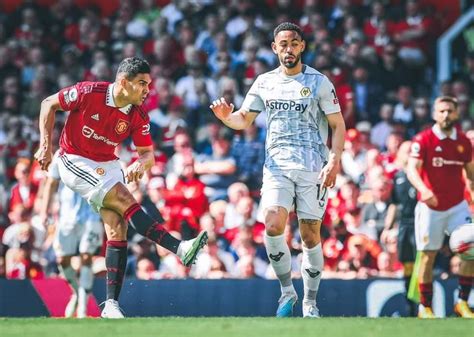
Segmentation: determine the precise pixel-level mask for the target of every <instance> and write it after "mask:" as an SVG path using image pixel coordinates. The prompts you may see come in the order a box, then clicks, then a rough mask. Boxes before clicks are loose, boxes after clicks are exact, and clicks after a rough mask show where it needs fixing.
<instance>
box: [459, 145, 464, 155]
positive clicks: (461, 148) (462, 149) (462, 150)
mask: <svg viewBox="0 0 474 337" xmlns="http://www.w3.org/2000/svg"><path fill="white" fill-rule="evenodd" d="M458 152H459V153H463V152H464V146H462V145H458Z"/></svg>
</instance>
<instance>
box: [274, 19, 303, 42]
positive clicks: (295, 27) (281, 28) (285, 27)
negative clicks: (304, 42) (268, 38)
mask: <svg viewBox="0 0 474 337" xmlns="http://www.w3.org/2000/svg"><path fill="white" fill-rule="evenodd" d="M284 30H292V31H294V32H296V33H297V34H298V35H299V36H300V37H301V39H303V31H302V30H301V28H300V26H298V25H295V24H294V23H291V22H282V23H280V24H279V25H278V26H277V27H276V28H275V30H274V31H273V38H275V37H276V36H277V35H278V33H279V32H281V31H284Z"/></svg>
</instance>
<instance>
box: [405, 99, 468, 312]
mask: <svg viewBox="0 0 474 337" xmlns="http://www.w3.org/2000/svg"><path fill="white" fill-rule="evenodd" d="M433 109H434V111H433V118H434V120H435V122H436V123H435V124H434V125H433V127H432V128H430V129H427V130H424V131H422V132H420V133H419V134H417V135H416V136H415V137H414V138H413V143H412V146H411V153H410V159H409V161H408V168H407V174H408V178H409V180H410V182H411V183H412V185H413V186H414V187H415V188H416V189H417V191H418V204H417V206H416V209H415V239H416V247H417V250H418V252H420V256H421V260H420V269H419V279H418V282H419V290H420V305H419V310H418V317H420V318H434V317H435V316H434V314H433V311H432V307H431V302H432V297H433V280H432V279H433V263H434V261H435V257H436V253H437V251H438V250H439V249H440V248H441V246H442V244H443V239H444V235H445V234H448V235H449V234H451V233H452V232H453V231H454V230H455V229H456V228H457V227H459V226H461V225H463V224H466V223H471V222H472V218H471V213H470V210H469V206H468V203H467V202H466V200H465V199H464V189H465V182H464V178H463V170H465V171H466V178H467V183H468V187H469V188H470V189H471V190H472V189H473V188H474V186H473V184H474V183H473V182H474V161H473V160H472V145H471V142H470V141H469V139H468V138H467V137H466V136H465V135H464V133H462V132H461V131H460V130H459V129H458V128H456V126H455V124H456V122H457V121H458V119H459V112H458V103H457V101H456V99H455V98H453V97H449V96H442V97H438V98H437V99H436V100H435V102H434V107H433ZM473 276H474V261H472V260H471V261H468V260H463V261H462V262H461V267H460V271H459V299H458V301H457V303H456V305H455V307H454V311H455V312H456V313H457V314H458V315H460V316H462V317H471V318H473V317H474V315H473V313H472V312H471V310H470V308H469V306H468V304H467V299H468V297H469V292H470V290H471V286H472V282H473Z"/></svg>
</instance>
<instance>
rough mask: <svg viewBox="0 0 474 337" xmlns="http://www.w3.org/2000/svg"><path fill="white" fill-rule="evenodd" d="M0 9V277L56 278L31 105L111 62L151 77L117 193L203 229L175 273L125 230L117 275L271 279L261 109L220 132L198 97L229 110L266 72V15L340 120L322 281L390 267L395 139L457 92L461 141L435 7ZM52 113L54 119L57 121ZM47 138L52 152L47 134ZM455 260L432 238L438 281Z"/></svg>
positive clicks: (105, 72)
mask: <svg viewBox="0 0 474 337" xmlns="http://www.w3.org/2000/svg"><path fill="white" fill-rule="evenodd" d="M0 6H2V7H0V9H1V11H0V78H1V79H2V82H1V85H0V238H1V248H0V277H7V278H12V279H15V278H17V279H18V278H20V279H21V278H42V277H47V276H52V275H55V274H57V273H58V271H57V267H56V262H55V261H56V259H55V256H54V251H53V249H52V242H53V236H54V230H55V227H54V224H55V221H57V211H58V205H57V204H58V203H59V202H60V200H56V201H55V206H53V211H52V213H53V215H52V217H51V219H50V222H49V225H48V226H46V227H44V226H43V222H42V221H41V220H40V219H39V218H40V216H39V214H38V213H39V204H40V202H41V198H42V184H43V182H44V178H45V173H44V172H42V171H41V170H40V169H39V168H38V165H37V163H36V162H34V161H32V155H33V153H34V151H35V148H36V146H37V145H38V140H39V139H38V138H39V131H38V127H37V125H38V113H39V107H40V103H41V101H42V100H43V99H44V98H45V97H46V95H47V93H50V92H55V91H57V90H58V89H59V88H64V87H66V86H69V85H72V84H74V83H75V82H79V81H112V80H113V78H114V75H115V70H116V67H117V64H118V62H119V61H120V60H122V59H123V58H125V57H130V56H135V55H139V56H143V57H144V58H146V59H147V60H148V61H149V62H150V65H151V67H152V78H153V79H154V81H153V83H152V87H151V92H150V94H149V96H148V98H147V100H146V102H145V103H144V105H143V108H144V110H145V111H147V112H148V113H149V115H150V119H151V132H152V135H153V139H154V142H155V157H156V164H155V165H154V166H153V167H152V169H151V170H150V171H149V172H148V174H147V175H146V177H145V178H144V179H143V180H142V181H141V183H140V184H129V188H130V190H131V191H132V192H133V195H134V196H135V197H136V199H137V200H138V201H139V202H140V203H141V204H142V206H143V207H144V208H145V210H146V211H147V213H148V214H150V215H152V216H155V217H159V216H160V214H159V213H161V215H162V216H163V218H164V219H165V222H166V226H167V228H168V230H170V231H172V232H173V234H174V235H175V236H177V237H182V238H183V239H188V238H191V237H194V236H195V235H196V233H197V232H199V231H200V230H202V229H205V230H207V231H208V232H209V235H210V238H209V244H208V246H207V247H206V248H205V250H204V252H203V253H202V254H201V255H200V257H199V259H198V261H197V263H196V264H195V265H194V266H193V267H192V268H190V269H188V268H185V267H184V266H183V265H182V264H181V262H180V260H179V259H178V258H177V257H176V256H175V255H173V254H170V253H169V252H168V251H166V250H165V249H162V248H160V247H158V246H155V245H154V244H153V243H152V242H150V241H147V240H146V239H144V238H142V237H140V236H139V235H136V234H135V233H133V230H132V229H131V228H129V234H128V235H129V238H130V240H131V241H130V242H131V244H130V245H129V261H128V269H127V275H128V276H129V277H137V278H140V279H160V278H186V277H194V278H252V277H261V278H274V277H275V276H274V275H273V272H272V269H271V268H269V264H268V261H267V256H266V254H265V251H264V246H263V232H264V225H263V223H262V221H263V220H262V215H261V212H260V209H259V197H260V191H259V188H260V185H261V180H262V166H263V161H264V154H265V149H264V148H265V144H264V142H265V116H263V114H262V115H261V116H259V117H258V119H257V122H256V123H255V124H254V125H253V126H252V127H250V128H248V129H246V130H244V131H242V132H233V131H231V130H230V129H227V128H225V127H224V126H223V125H222V123H220V122H219V121H218V120H217V119H215V117H214V116H213V114H212V112H211V111H210V109H209V105H210V103H211V102H212V101H213V100H214V99H216V98H218V97H222V96H223V97H225V98H226V100H227V101H228V102H233V103H234V105H235V106H240V105H241V103H242V99H243V96H244V95H245V93H246V92H247V91H248V89H249V87H250V85H251V84H252V83H253V80H254V79H255V78H256V76H257V75H259V74H261V73H263V72H266V71H268V70H270V69H273V68H274V67H276V66H277V59H276V57H275V56H274V54H273V52H272V51H271V49H270V48H269V46H270V42H271V41H272V39H273V35H272V28H273V27H274V26H275V25H276V24H278V23H280V22H283V21H291V22H295V23H297V24H299V25H300V26H301V27H302V28H303V30H304V33H305V39H306V41H307V50H306V51H305V53H304V54H303V57H304V63H306V64H309V65H311V66H312V67H314V68H316V69H317V70H319V71H321V72H323V73H324V74H326V75H327V76H328V77H329V78H330V79H331V80H332V81H333V83H334V84H335V86H336V90H337V94H338V97H339V103H340V105H341V109H342V113H343V116H344V119H345V122H346V125H347V128H348V132H347V136H346V144H345V151H344V154H343V157H342V172H341V174H340V176H339V177H338V180H337V185H336V187H335V188H334V189H332V190H331V191H330V202H329V205H328V208H327V211H326V216H325V219H324V222H323V223H324V226H323V233H322V234H323V238H324V240H323V252H324V255H325V273H324V276H323V277H336V278H367V277H372V276H380V277H402V276H403V266H402V264H401V263H400V262H399V261H398V258H397V234H398V233H397V226H396V225H395V226H387V224H386V222H387V221H386V216H387V211H388V209H389V206H390V205H391V204H392V203H393V202H394V201H393V200H392V193H391V192H392V187H393V184H394V176H395V174H396V173H397V171H399V170H400V169H402V167H403V165H404V162H405V161H406V153H404V152H403V151H399V148H400V145H401V144H402V143H403V142H404V141H405V140H409V139H411V137H412V136H413V135H415V134H416V133H417V132H418V131H420V130H422V129H424V128H426V127H429V126H431V124H432V120H431V117H430V111H431V107H430V105H431V102H432V99H433V97H435V96H437V95H440V94H449V95H452V96H455V97H456V98H457V99H458V102H459V109H460V113H461V116H462V119H461V123H460V124H461V125H460V127H461V128H462V129H464V130H465V131H468V132H467V134H468V136H469V137H470V139H471V141H472V142H473V144H474V131H469V130H473V129H474V126H473V124H472V121H473V119H474V109H473V107H474V106H473V104H472V103H473V102H472V101H471V100H470V97H471V96H472V94H474V51H471V50H469V48H468V47H467V46H469V44H468V43H467V41H466V42H464V41H460V43H459V45H460V47H459V48H457V49H456V50H457V52H458V53H459V55H458V56H459V59H460V60H463V62H461V64H458V69H456V72H455V74H454V75H453V77H452V79H450V80H449V81H446V82H444V83H442V84H441V85H440V86H436V85H435V80H436V79H435V61H436V60H435V52H434V50H435V41H436V39H437V38H438V37H439V35H440V34H441V33H442V32H443V31H444V30H445V29H446V28H447V27H449V25H451V24H452V23H453V22H454V21H455V20H456V18H457V17H458V15H459V11H456V9H455V8H454V7H449V6H447V7H444V6H445V5H442V4H441V5H440V4H439V2H437V1H430V0H406V1H403V0H393V1H389V0H385V1H384V0H379V1H377V0H374V1H363V0H357V1H356V0H353V1H350V0H300V1H289V0H254V1H250V0H215V1H213V0H195V1H186V0H173V1H169V0H155V1H153V0H135V1H133V0H120V1H119V0H116V1H92V0H89V1H87V0H77V1H73V0H58V1H54V0H42V1H0ZM441 13H444V14H441ZM466 36H467V35H466ZM466 38H468V37H466ZM471 46H472V41H471ZM66 117H67V113H66V112H64V113H63V112H59V113H57V114H56V124H57V126H58V127H57V130H59V129H60V127H61V126H62V125H63V123H64V120H65V118H66ZM55 137H56V141H55V142H54V145H55V146H57V143H58V142H57V139H58V137H59V132H57V134H56V135H55ZM119 156H120V158H121V160H123V161H124V163H130V162H131V161H133V160H134V158H135V153H134V149H133V146H132V145H129V146H123V147H121V149H120V154H119ZM395 222H396V221H395ZM296 229H297V219H296V217H295V215H294V214H293V215H292V216H291V217H290V220H289V224H288V226H287V231H286V235H287V240H288V242H289V243H290V247H292V255H293V272H294V274H295V275H294V276H295V277H298V274H299V273H300V271H299V270H300V268H299V265H300V259H301V257H300V253H301V239H300V237H299V234H298V232H297V230H296ZM102 253H103V252H102ZM102 255H103V254H102ZM93 266H94V272H95V273H96V274H100V273H103V272H104V268H105V262H104V258H103V257H102V256H101V254H100V253H99V254H98V256H97V257H96V258H95V259H94V265H93ZM457 268H459V260H458V258H456V257H453V256H452V254H451V253H450V252H449V248H447V247H446V249H443V250H442V251H441V254H439V256H438V259H437V262H436V273H437V275H441V276H442V277H449V276H450V275H452V274H456V270H457Z"/></svg>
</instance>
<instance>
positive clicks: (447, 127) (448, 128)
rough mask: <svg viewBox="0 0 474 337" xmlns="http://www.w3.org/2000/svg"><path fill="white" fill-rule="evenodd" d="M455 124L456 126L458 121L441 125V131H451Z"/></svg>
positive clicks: (444, 122)
mask: <svg viewBox="0 0 474 337" xmlns="http://www.w3.org/2000/svg"><path fill="white" fill-rule="evenodd" d="M454 124H456V121H453V120H447V121H443V122H441V123H439V126H440V128H441V130H443V131H451V130H452V129H453V127H454Z"/></svg>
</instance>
